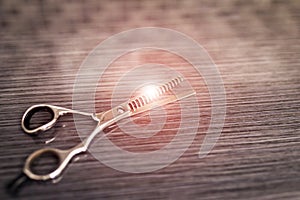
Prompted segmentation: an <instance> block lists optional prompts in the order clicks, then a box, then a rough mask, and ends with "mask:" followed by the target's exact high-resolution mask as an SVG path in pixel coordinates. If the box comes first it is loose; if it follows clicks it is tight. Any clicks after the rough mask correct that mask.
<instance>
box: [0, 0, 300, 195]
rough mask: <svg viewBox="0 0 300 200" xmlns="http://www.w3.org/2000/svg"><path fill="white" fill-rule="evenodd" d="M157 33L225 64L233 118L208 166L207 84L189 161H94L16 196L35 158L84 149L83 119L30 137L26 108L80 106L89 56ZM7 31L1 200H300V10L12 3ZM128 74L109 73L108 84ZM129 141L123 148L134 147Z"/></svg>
mask: <svg viewBox="0 0 300 200" xmlns="http://www.w3.org/2000/svg"><path fill="white" fill-rule="evenodd" d="M145 26H158V27H164V28H171V29H174V30H177V31H180V32H182V33H184V34H187V35H189V36H190V37H192V38H194V39H195V40H196V41H197V42H199V43H200V44H201V45H202V46H203V47H204V48H205V49H206V50H207V52H208V53H209V54H210V56H211V57H212V59H213V60H214V62H215V63H216V64H217V66H218V69H219V71H220V73H221V76H222V79H223V81H224V86H225V89H226V101H227V105H226V109H227V112H226V120H225V124H224V128H223V131H222V134H221V136H220V138H219V140H218V142H217V144H216V146H215V147H214V149H213V151H212V152H210V154H209V155H208V156H207V157H205V158H203V159H199V158H198V156H197V153H198V151H199V148H200V146H201V143H202V142H203V138H204V136H205V131H206V130H207V121H209V118H210V116H211V115H210V108H209V106H210V101H209V94H208V91H207V89H205V84H203V82H201V83H200V84H199V85H198V86H195V87H198V88H196V90H201V91H202V93H201V96H202V97H203V98H200V100H199V103H200V108H201V109H202V110H203V112H204V115H203V116H204V118H203V120H202V121H201V124H200V127H199V129H198V133H197V136H196V138H195V141H194V142H193V144H192V145H191V146H190V148H189V149H188V151H186V152H185V153H184V154H183V156H182V157H181V158H180V159H178V160H177V161H176V162H174V163H172V164H171V165H169V166H168V167H166V168H164V169H160V170H158V171H155V172H150V173H142V174H132V173H125V172H120V171H117V170H115V169H112V168H109V167H107V166H105V165H104V164H102V163H100V162H99V161H98V160H97V159H95V158H94V157H93V156H92V155H91V154H86V155H80V156H79V160H78V161H73V162H72V163H71V164H70V166H69V168H68V170H67V171H66V172H65V173H64V176H63V179H61V180H60V181H59V182H58V183H56V184H53V183H51V182H47V183H40V182H33V181H27V182H25V183H24V184H21V186H19V187H17V188H12V186H11V185H12V183H14V185H16V182H14V179H16V177H18V175H19V174H20V172H21V170H22V167H23V163H24V161H25V159H26V157H27V156H28V155H29V154H30V153H31V152H33V151H34V150H36V149H38V148H42V147H44V146H52V147H59V148H67V147H71V146H73V145H75V144H76V143H77V142H78V141H79V139H78V136H77V134H76V129H75V127H74V123H73V118H72V116H66V118H63V119H62V120H61V121H60V122H59V123H58V124H57V126H56V127H55V128H54V131H49V132H47V133H45V134H41V135H40V136H38V137H30V136H29V135H26V134H25V133H24V132H23V131H22V130H21V126H20V121H21V117H22V114H23V113H24V111H25V110H26V108H27V107H29V106H31V105H33V104H37V103H50V104H54V105H59V106H66V107H72V92H73V85H74V82H75V78H76V75H77V72H78V69H79V67H80V65H81V62H82V61H83V60H84V59H85V57H86V56H87V55H88V53H89V52H90V51H91V50H92V49H93V48H94V47H95V46H96V45H97V44H99V43H100V42H101V41H103V40H104V39H106V38H108V37H110V36H111V35H113V34H116V33H119V32H121V31H125V30H128V29H132V28H136V27H145ZM0 27H1V28H0V37H1V40H0V65H1V67H0V71H1V74H0V83H1V86H0V91H1V98H0V130H1V134H0V140H1V146H0V147H1V151H0V176H1V178H0V183H1V192H0V196H1V197H0V198H1V199H11V198H18V199H65V198H72V199H272V200H273V199H300V145H299V143H300V135H299V134H300V126H299V123H300V98H299V97H300V79H299V76H300V40H299V39H300V34H299V31H300V29H299V27H300V1H296V0H295V1H291V0H290V1H289V0H288V1H284V0H282V1H280V0H274V1H272V0H263V1H256V0H253V1H208V0H207V1H196V0H195V1H128V2H127V1H126V2H125V1H121V0H108V1H68V0H66V1H58V0H57V1H22V2H21V1H16V0H12V1H3V0H2V1H0ZM154 39H155V38H154ZM182 48H184V47H182ZM112 51H113V50H112ZM162 62H164V63H167V62H168V61H167V60H162ZM118 73H119V72H118V71H113V72H112V73H111V74H108V77H107V78H106V80H107V83H108V85H109V84H114V83H113V80H114V79H113V77H114V75H117V74H118ZM109 76H111V77H109ZM110 81H111V82H110ZM103 89H105V88H103ZM106 90H107V91H108V90H109V89H107V88H106ZM107 105H109V104H107ZM53 136H57V137H56V139H55V140H54V141H53V142H51V143H50V144H45V141H48V140H49V139H51V137H53ZM126 140H127V139H126V138H123V139H122V138H121V139H120V138H119V139H118V138H117V139H116V141H117V142H119V144H120V142H121V143H122V144H125V146H126V144H127V141H126ZM130 145H132V147H136V146H135V145H138V144H132V143H131V144H130ZM144 145H147V144H144ZM151 145H152V147H157V146H155V145H156V143H155V142H154V143H152V144H151ZM116 162H124V163H126V160H122V158H118V160H116Z"/></svg>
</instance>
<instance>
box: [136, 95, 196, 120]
mask: <svg viewBox="0 0 300 200" xmlns="http://www.w3.org/2000/svg"><path fill="white" fill-rule="evenodd" d="M195 94H196V92H195V91H188V92H181V93H179V94H176V95H175V94H172V95H168V96H167V97H165V98H162V99H157V100H155V101H154V102H152V103H149V104H146V105H144V106H141V107H139V108H138V109H137V110H135V111H132V112H131V113H130V116H133V115H136V114H139V113H142V112H146V111H149V110H151V109H154V108H157V107H159V106H164V105H167V104H170V103H173V102H176V101H180V100H182V99H184V98H187V97H190V96H193V95H195Z"/></svg>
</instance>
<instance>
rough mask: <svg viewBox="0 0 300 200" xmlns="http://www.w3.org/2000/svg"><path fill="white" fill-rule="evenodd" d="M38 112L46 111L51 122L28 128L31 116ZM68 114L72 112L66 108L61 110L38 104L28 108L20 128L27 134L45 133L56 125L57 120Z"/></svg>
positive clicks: (56, 107) (60, 108)
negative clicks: (49, 115)
mask: <svg viewBox="0 0 300 200" xmlns="http://www.w3.org/2000/svg"><path fill="white" fill-rule="evenodd" d="M39 111H46V112H48V113H50V114H51V120H50V121H49V122H47V123H46V124H43V125H41V126H39V127H37V128H34V129H32V128H30V120H31V118H32V116H33V115H34V114H35V113H37V112H39ZM68 112H72V110H70V109H67V108H63V107H58V106H52V105H48V104H38V105H34V106H31V107H30V108H28V109H27V110H26V111H25V113H24V115H23V117H22V122H21V124H22V128H23V130H24V131H25V132H26V133H28V134H38V133H39V132H41V131H46V130H48V129H50V128H51V127H53V125H54V124H55V123H56V121H57V120H58V118H59V117H60V116H61V115H63V114H65V113H68Z"/></svg>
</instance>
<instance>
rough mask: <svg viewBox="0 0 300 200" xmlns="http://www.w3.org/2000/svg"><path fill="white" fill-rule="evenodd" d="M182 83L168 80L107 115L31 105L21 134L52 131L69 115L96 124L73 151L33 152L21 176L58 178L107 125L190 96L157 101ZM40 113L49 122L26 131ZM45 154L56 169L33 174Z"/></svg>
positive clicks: (107, 112) (178, 96) (37, 178)
mask: <svg viewBox="0 0 300 200" xmlns="http://www.w3.org/2000/svg"><path fill="white" fill-rule="evenodd" d="M182 81H183V78H182V77H180V76H179V77H176V78H174V79H172V80H171V81H169V82H167V83H165V84H163V85H161V86H158V87H157V88H156V95H155V97H153V96H151V97H150V96H147V95H142V96H139V97H136V98H134V99H130V100H129V101H127V102H124V103H122V104H120V105H118V106H116V107H114V108H112V109H110V110H108V111H105V112H101V113H96V114H93V113H85V112H80V111H76V110H71V109H67V108H62V107H58V106H52V105H48V104H40V105H34V106H31V107H30V108H28V109H27V110H26V112H25V113H24V115H23V118H22V128H23V130H24V131H25V132H26V133H28V134H31V135H32V134H38V133H39V132H41V131H46V130H48V129H50V128H51V127H53V125H54V124H55V123H56V121H57V120H58V119H59V117H60V116H62V115H64V114H67V113H72V114H81V115H85V116H90V117H92V119H93V120H95V121H97V122H98V124H97V126H96V128H95V129H94V131H93V132H92V133H91V134H90V135H89V136H88V137H87V138H86V139H85V140H84V141H83V142H81V143H79V144H78V145H76V146H75V147H73V148H71V149H67V150H60V149H55V148H43V149H39V150H37V151H35V152H33V153H32V154H31V155H30V156H29V157H28V158H27V159H26V161H25V165H24V168H23V172H24V173H25V174H26V175H27V176H28V177H29V178H31V179H34V180H49V179H55V178H57V177H58V176H60V175H61V174H62V172H63V170H64V169H65V168H66V167H67V165H68V163H69V162H70V161H71V159H72V158H73V157H74V156H75V155H77V154H79V153H82V152H86V151H87V149H88V148H89V146H90V145H91V143H92V141H93V139H94V138H95V136H96V135H97V134H99V133H100V132H102V130H103V129H105V128H106V127H109V126H110V125H112V124H114V123H116V122H117V121H119V120H122V119H124V118H128V117H130V116H133V115H136V114H138V113H142V112H145V111H148V110H151V109H153V108H155V107H157V106H163V105H166V104H169V103H172V102H174V101H178V100H180V99H183V98H186V97H188V96H191V95H194V94H195V92H194V91H192V92H183V93H180V94H177V95H176V96H175V95H168V96H167V97H166V98H163V99H160V98H159V97H160V96H162V95H163V94H165V93H167V92H168V91H170V90H172V89H173V88H174V87H176V86H177V85H179V84H180V83H181V82H182ZM40 110H46V111H48V112H50V113H51V114H52V119H51V121H50V122H48V123H46V124H44V125H42V126H40V127H38V128H35V129H30V118H31V117H32V116H33V114H34V113H36V112H38V111H40ZM45 153H52V154H53V155H55V156H57V158H58V160H59V164H58V166H57V168H56V169H55V170H54V171H52V172H50V173H49V174H36V173H34V172H33V171H32V165H33V161H34V160H35V159H37V158H39V157H41V156H42V155H43V154H45Z"/></svg>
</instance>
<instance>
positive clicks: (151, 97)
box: [128, 76, 183, 112]
mask: <svg viewBox="0 0 300 200" xmlns="http://www.w3.org/2000/svg"><path fill="white" fill-rule="evenodd" d="M182 81H183V78H182V77H181V76H177V77H176V78H173V79H172V80H170V81H169V82H167V83H165V84H163V85H160V86H149V88H146V89H145V91H146V92H145V94H142V95H141V96H138V97H136V98H134V99H133V100H131V101H130V102H129V103H128V107H129V109H130V110H131V111H132V112H134V111H136V110H137V109H138V108H140V107H142V106H145V105H147V104H149V103H152V102H153V101H155V100H156V99H157V98H159V97H160V96H162V95H164V94H165V93H167V92H169V91H171V90H172V89H173V88H174V87H176V86H177V85H179V84H180V83H181V82H182Z"/></svg>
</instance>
